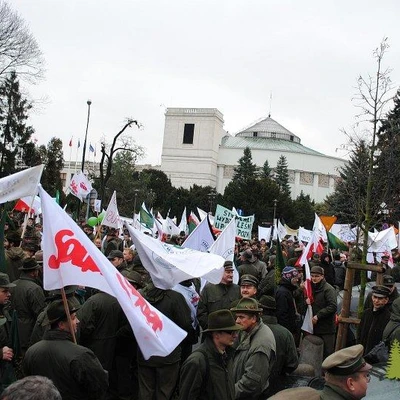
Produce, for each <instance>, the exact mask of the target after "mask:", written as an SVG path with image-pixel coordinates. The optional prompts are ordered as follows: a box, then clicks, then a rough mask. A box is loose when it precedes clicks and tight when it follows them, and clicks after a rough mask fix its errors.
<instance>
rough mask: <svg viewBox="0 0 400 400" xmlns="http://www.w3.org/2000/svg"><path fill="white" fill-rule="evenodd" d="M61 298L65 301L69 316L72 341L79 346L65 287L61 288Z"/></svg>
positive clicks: (66, 311)
mask: <svg viewBox="0 0 400 400" xmlns="http://www.w3.org/2000/svg"><path fill="white" fill-rule="evenodd" d="M61 298H62V301H63V305H64V310H65V314H66V315H67V320H68V325H69V331H70V332H71V335H72V340H73V341H74V343H75V344H77V343H76V336H75V330H74V327H73V326H72V319H71V314H70V312H69V307H68V300H67V295H66V294H65V289H64V288H63V287H62V288H61Z"/></svg>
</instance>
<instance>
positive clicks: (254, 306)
mask: <svg viewBox="0 0 400 400" xmlns="http://www.w3.org/2000/svg"><path fill="white" fill-rule="evenodd" d="M262 310H263V309H262V308H261V307H260V305H259V304H258V301H257V300H256V299H252V298H251V297H243V298H241V299H240V300H239V301H238V303H237V304H236V306H235V307H233V308H231V311H232V312H243V313H251V314H253V313H261V312H262Z"/></svg>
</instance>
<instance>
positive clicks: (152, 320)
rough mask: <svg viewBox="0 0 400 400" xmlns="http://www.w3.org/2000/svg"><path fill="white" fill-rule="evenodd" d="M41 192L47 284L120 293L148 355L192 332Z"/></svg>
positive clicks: (165, 352)
mask: <svg viewBox="0 0 400 400" xmlns="http://www.w3.org/2000/svg"><path fill="white" fill-rule="evenodd" d="M39 194H40V198H41V201H42V213H43V241H42V246H43V278H44V279H43V281H44V288H45V289H46V290H53V289H59V288H62V287H64V286H67V285H81V286H90V287H93V288H96V289H99V290H102V291H104V292H106V293H108V294H110V295H112V296H114V297H116V298H117V299H118V302H119V304H120V305H121V307H122V309H123V311H124V313H125V315H126V316H127V318H128V320H129V323H130V324H131V326H132V329H133V332H134V334H135V337H136V340H137V342H138V345H139V347H140V350H141V351H142V353H143V356H144V358H145V359H148V358H150V357H151V356H163V357H164V356H167V355H168V354H170V353H171V352H172V351H173V350H174V349H175V348H176V347H177V346H178V345H179V343H180V342H181V341H182V340H183V339H184V338H185V336H186V335H187V333H186V332H185V331H184V330H183V329H181V328H180V327H178V326H177V325H176V324H175V323H174V322H172V321H171V320H170V319H169V318H167V317H166V316H165V315H163V314H162V313H161V312H160V311H158V310H157V309H156V308H154V307H153V306H152V305H150V304H149V303H148V302H147V301H146V300H145V299H144V298H143V297H142V296H141V294H140V293H139V292H138V291H137V290H136V289H135V288H134V287H133V286H132V285H131V284H130V283H129V282H128V281H127V280H126V279H125V278H124V277H123V276H122V275H121V274H120V272H118V270H117V269H116V268H115V267H114V266H113V265H112V264H111V263H110V261H109V260H107V258H106V257H105V256H104V254H103V253H101V252H100V251H99V250H98V249H97V248H96V246H95V245H94V243H93V242H92V241H91V240H90V239H89V238H88V237H87V236H86V234H85V233H84V232H83V231H82V230H81V229H80V228H79V227H78V225H77V224H76V223H75V222H74V221H73V220H72V219H71V218H70V217H69V216H68V214H67V213H66V212H65V211H64V210H63V209H62V208H61V207H60V206H59V205H58V204H57V203H56V202H55V201H54V200H53V199H52V198H51V197H50V196H49V195H48V194H47V192H46V191H45V190H44V189H43V188H42V187H39Z"/></svg>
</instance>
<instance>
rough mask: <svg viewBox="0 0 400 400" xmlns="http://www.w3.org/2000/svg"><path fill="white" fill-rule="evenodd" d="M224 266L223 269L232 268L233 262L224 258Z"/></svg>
mask: <svg viewBox="0 0 400 400" xmlns="http://www.w3.org/2000/svg"><path fill="white" fill-rule="evenodd" d="M224 268H225V269H232V270H233V269H234V268H233V262H232V261H229V260H226V261H225V262H224Z"/></svg>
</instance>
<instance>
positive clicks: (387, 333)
mask: <svg viewBox="0 0 400 400" xmlns="http://www.w3.org/2000/svg"><path fill="white" fill-rule="evenodd" d="M395 339H397V341H398V342H399V343H400V297H399V298H397V299H396V300H395V301H394V302H393V304H392V311H391V313H390V320H389V322H388V324H387V325H386V327H385V330H384V331H383V336H382V340H383V341H384V342H385V343H389V345H390V346H392V344H393V341H394V340H395Z"/></svg>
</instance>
